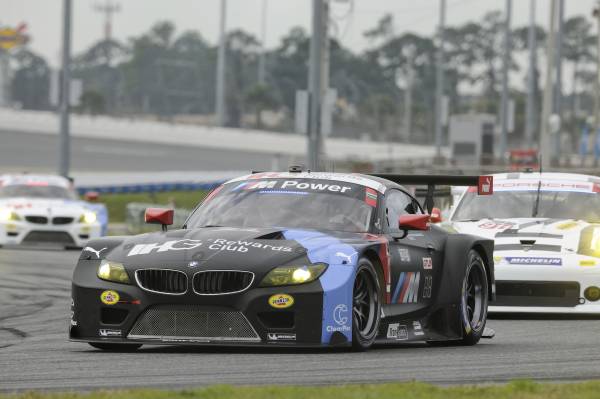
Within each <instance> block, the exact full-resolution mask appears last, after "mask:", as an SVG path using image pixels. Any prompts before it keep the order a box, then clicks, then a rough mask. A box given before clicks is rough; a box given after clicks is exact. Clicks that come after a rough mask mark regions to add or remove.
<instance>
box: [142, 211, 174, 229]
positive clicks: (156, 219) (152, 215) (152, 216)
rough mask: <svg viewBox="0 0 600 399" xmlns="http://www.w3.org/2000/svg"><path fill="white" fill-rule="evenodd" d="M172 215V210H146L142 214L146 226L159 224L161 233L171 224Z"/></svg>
mask: <svg viewBox="0 0 600 399" xmlns="http://www.w3.org/2000/svg"><path fill="white" fill-rule="evenodd" d="M174 215H175V211H174V210H173V209H163V208H148V209H146V212H145V214H144V220H145V222H146V223H147V224H160V225H162V229H163V231H167V226H170V225H172V224H173V216H174Z"/></svg>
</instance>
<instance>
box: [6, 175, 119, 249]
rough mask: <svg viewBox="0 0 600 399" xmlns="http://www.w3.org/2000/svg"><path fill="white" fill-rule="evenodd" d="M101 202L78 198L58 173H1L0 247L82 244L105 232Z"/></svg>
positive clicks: (106, 213) (105, 222)
mask: <svg viewBox="0 0 600 399" xmlns="http://www.w3.org/2000/svg"><path fill="white" fill-rule="evenodd" d="M107 224H108V212H107V211H106V207H105V206H104V205H103V204H98V203H89V202H85V201H80V200H78V199H77V194H76V192H75V190H74V189H73V184H72V182H71V181H70V180H69V179H65V178H63V177H60V176H42V175H26V174H25V175H0V246H5V245H57V246H61V247H75V248H80V247H84V246H85V244H86V242H87V241H88V240H90V239H94V238H98V237H100V236H102V235H104V234H105V230H106V226H107Z"/></svg>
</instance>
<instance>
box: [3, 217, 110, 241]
mask: <svg viewBox="0 0 600 399" xmlns="http://www.w3.org/2000/svg"><path fill="white" fill-rule="evenodd" d="M101 230H102V228H101V226H100V224H99V223H92V224H85V223H77V222H74V223H70V224H67V225H52V224H35V223H29V222H27V221H13V222H2V223H0V246H3V245H61V246H73V247H84V246H85V245H86V243H87V242H88V241H89V240H91V239H94V238H98V237H100V236H101Z"/></svg>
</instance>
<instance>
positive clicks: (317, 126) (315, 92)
mask: <svg viewBox="0 0 600 399" xmlns="http://www.w3.org/2000/svg"><path fill="white" fill-rule="evenodd" d="M324 8H325V4H324V0H313V15H312V35H311V39H310V66H309V72H308V74H309V76H308V91H309V99H310V101H309V103H310V107H309V115H310V116H309V124H308V140H307V142H308V148H307V151H308V154H307V155H308V157H307V158H308V166H309V169H310V170H313V171H317V170H319V168H320V164H321V159H320V158H321V151H322V148H321V144H322V137H321V108H322V103H323V97H322V95H323V63H324V56H323V52H324V45H325V42H324V40H323V38H324V36H325V35H326V32H327V29H326V23H324V18H323V13H324Z"/></svg>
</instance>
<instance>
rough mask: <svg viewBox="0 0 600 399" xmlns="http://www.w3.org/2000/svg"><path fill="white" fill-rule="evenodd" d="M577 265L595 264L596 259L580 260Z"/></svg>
mask: <svg viewBox="0 0 600 399" xmlns="http://www.w3.org/2000/svg"><path fill="white" fill-rule="evenodd" d="M579 266H586V267H588V266H596V261H595V260H592V259H586V260H580V261H579Z"/></svg>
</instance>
